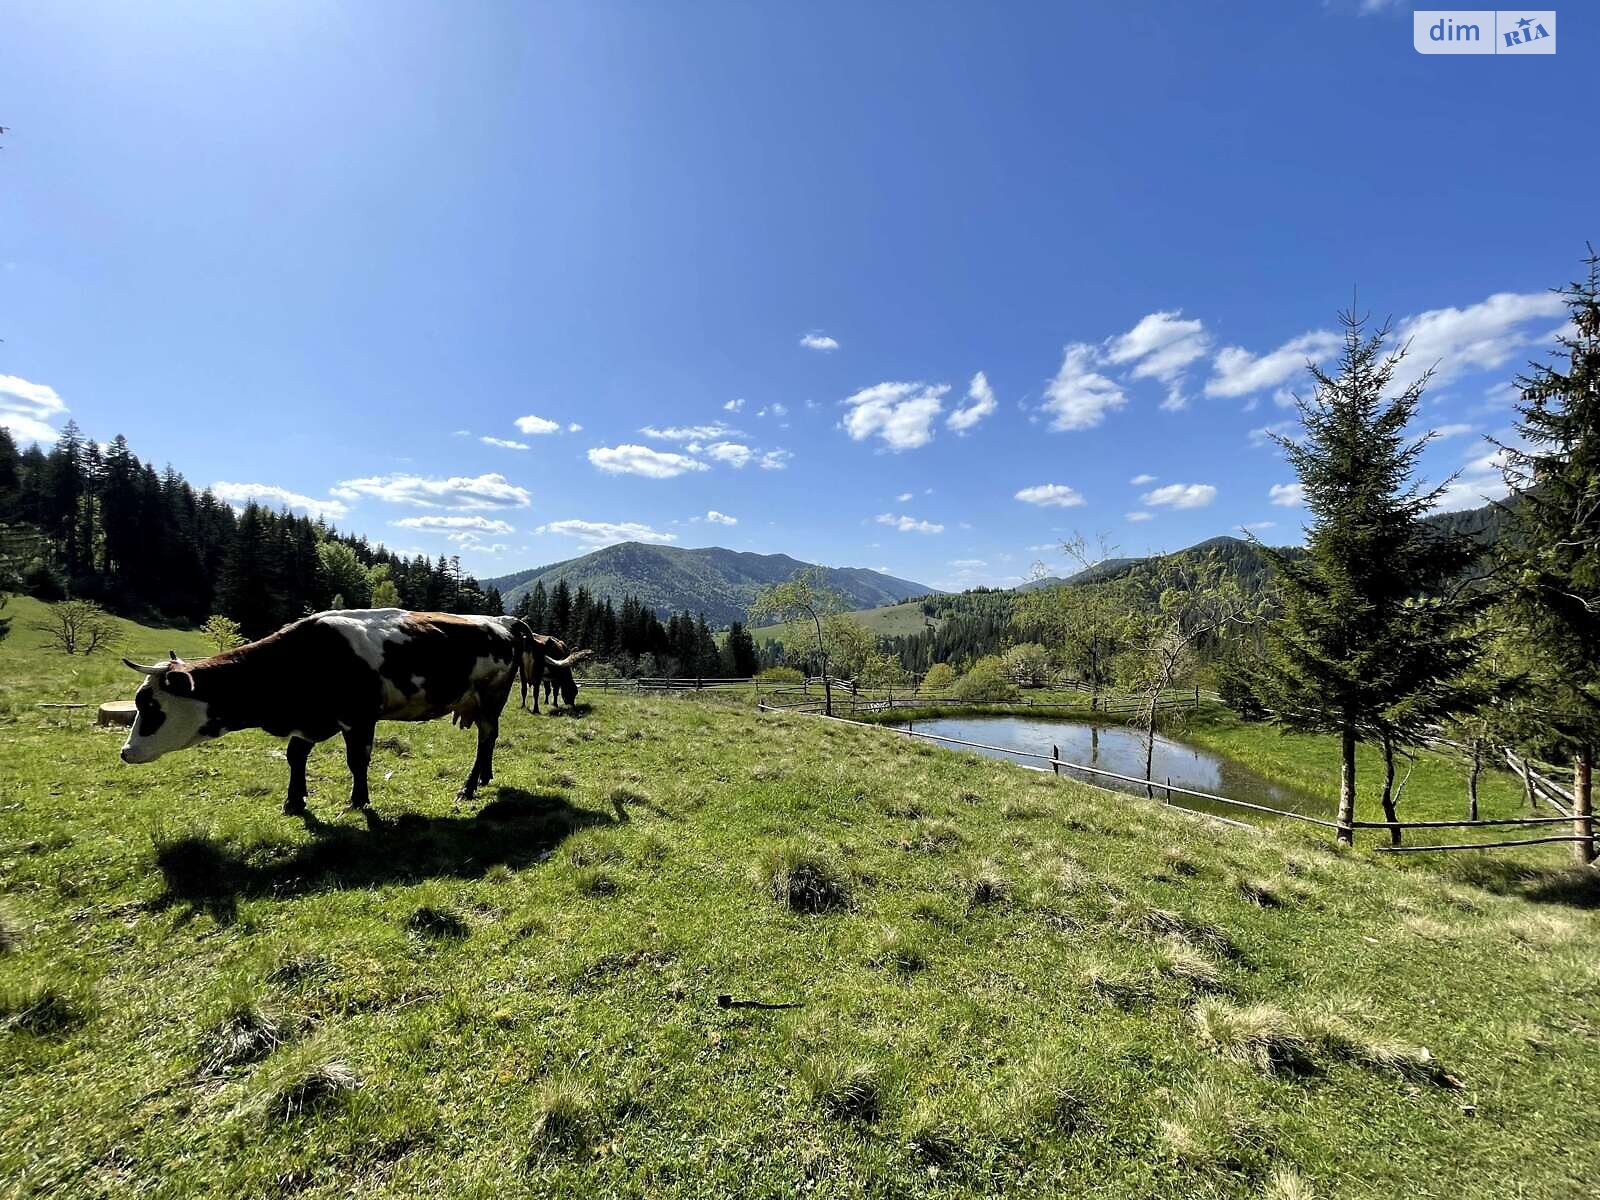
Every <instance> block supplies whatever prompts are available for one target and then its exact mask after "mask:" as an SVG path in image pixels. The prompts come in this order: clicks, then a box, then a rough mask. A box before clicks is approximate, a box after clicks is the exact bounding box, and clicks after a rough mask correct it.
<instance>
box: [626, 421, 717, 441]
mask: <svg viewBox="0 0 1600 1200" xmlns="http://www.w3.org/2000/svg"><path fill="white" fill-rule="evenodd" d="M639 432H640V433H642V434H644V435H645V437H649V438H655V439H657V440H658V441H663V442H709V441H714V440H715V439H717V438H724V437H727V436H729V435H730V434H736V433H738V432H739V431H738V430H737V429H734V428H733V427H732V426H730V425H724V424H723V423H722V422H721V421H712V422H711V423H710V424H707V425H669V426H667V427H666V428H665V429H657V428H656V427H655V426H654V425H646V426H645V427H644V428H642V429H641V430H639Z"/></svg>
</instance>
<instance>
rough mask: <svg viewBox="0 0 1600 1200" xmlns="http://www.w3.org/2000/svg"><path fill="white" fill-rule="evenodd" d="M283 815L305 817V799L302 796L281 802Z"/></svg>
mask: <svg viewBox="0 0 1600 1200" xmlns="http://www.w3.org/2000/svg"><path fill="white" fill-rule="evenodd" d="M283 815H284V816H286V817H303V816H305V815H306V798H305V797H304V796H299V797H295V796H291V797H289V799H287V800H285V801H284V802H283Z"/></svg>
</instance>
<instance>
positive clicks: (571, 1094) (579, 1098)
mask: <svg viewBox="0 0 1600 1200" xmlns="http://www.w3.org/2000/svg"><path fill="white" fill-rule="evenodd" d="M593 1132H594V1097H593V1095H592V1093H591V1092H590V1091H589V1089H588V1088H587V1087H585V1086H584V1085H583V1084H581V1083H579V1082H577V1081H576V1080H573V1079H570V1078H567V1077H566V1076H558V1077H556V1078H554V1079H549V1080H546V1081H545V1082H544V1084H543V1085H541V1087H540V1088H539V1105H538V1115H537V1116H536V1117H535V1118H534V1122H533V1130H532V1136H533V1144H534V1150H535V1152H537V1151H540V1150H580V1149H582V1148H583V1147H584V1146H586V1145H587V1144H588V1142H589V1139H590V1137H591V1136H592V1134H593Z"/></svg>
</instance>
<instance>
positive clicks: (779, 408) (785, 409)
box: [756, 401, 789, 417]
mask: <svg viewBox="0 0 1600 1200" xmlns="http://www.w3.org/2000/svg"><path fill="white" fill-rule="evenodd" d="M769 414H770V415H771V416H774V417H787V416H788V415H789V406H788V405H787V404H779V403H777V402H776V401H774V402H773V403H771V404H769V405H767V406H766V407H765V408H763V409H762V410H761V411H760V412H758V413H756V416H758V417H765V416H767V415H769Z"/></svg>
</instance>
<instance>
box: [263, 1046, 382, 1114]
mask: <svg viewBox="0 0 1600 1200" xmlns="http://www.w3.org/2000/svg"><path fill="white" fill-rule="evenodd" d="M250 1082H251V1094H250V1096H249V1097H248V1098H247V1099H246V1101H245V1102H244V1104H242V1105H241V1107H240V1114H241V1115H243V1116H246V1117H250V1118H256V1119H265V1120H270V1121H294V1120H298V1119H299V1118H301V1117H305V1116H309V1115H311V1114H313V1113H316V1112H319V1111H321V1110H322V1109H325V1108H328V1107H331V1106H333V1105H335V1104H338V1103H341V1102H343V1101H345V1100H348V1099H349V1098H350V1097H351V1096H353V1095H354V1094H355V1092H356V1090H357V1089H358V1088H360V1087H361V1077H360V1076H359V1075H357V1074H356V1073H355V1071H354V1070H352V1069H351V1068H350V1066H349V1064H347V1063H346V1062H345V1061H344V1060H343V1059H341V1058H337V1057H334V1056H331V1055H329V1054H328V1053H327V1052H326V1050H325V1049H324V1048H320V1047H318V1046H315V1045H307V1046H303V1047H301V1048H300V1049H299V1051H295V1050H294V1049H293V1048H291V1049H289V1050H286V1051H284V1052H283V1053H282V1054H278V1055H274V1056H273V1057H272V1058H270V1059H269V1060H268V1061H267V1064H266V1065H265V1066H263V1067H262V1068H261V1069H260V1070H259V1071H257V1072H256V1075H255V1076H254V1077H253V1078H252V1079H251V1081H250Z"/></svg>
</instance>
